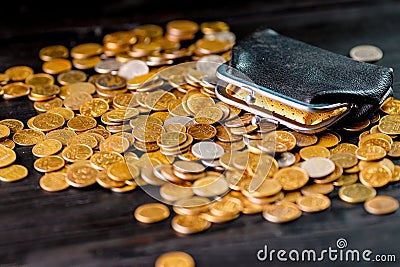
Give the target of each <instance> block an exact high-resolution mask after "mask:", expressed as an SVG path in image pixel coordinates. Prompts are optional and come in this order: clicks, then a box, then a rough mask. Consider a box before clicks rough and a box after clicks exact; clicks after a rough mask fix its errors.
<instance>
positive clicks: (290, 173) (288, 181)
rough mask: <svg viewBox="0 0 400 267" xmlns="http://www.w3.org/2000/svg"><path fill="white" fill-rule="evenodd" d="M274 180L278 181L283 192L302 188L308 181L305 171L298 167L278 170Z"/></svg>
mask: <svg viewBox="0 0 400 267" xmlns="http://www.w3.org/2000/svg"><path fill="white" fill-rule="evenodd" d="M274 179H276V180H277V181H279V183H280V184H281V185H282V188H283V190H287V191H292V190H296V189H299V188H301V187H303V186H304V185H305V184H306V183H307V182H308V180H309V176H308V174H307V172H306V171H305V170H303V169H302V168H299V167H287V168H282V169H279V170H278V171H277V172H276V173H275V175H274Z"/></svg>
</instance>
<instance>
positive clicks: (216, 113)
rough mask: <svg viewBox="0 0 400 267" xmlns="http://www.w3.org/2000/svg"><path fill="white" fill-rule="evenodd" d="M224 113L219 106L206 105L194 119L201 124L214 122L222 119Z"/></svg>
mask: <svg viewBox="0 0 400 267" xmlns="http://www.w3.org/2000/svg"><path fill="white" fill-rule="evenodd" d="M222 116H223V113H222V110H221V109H220V108H218V107H217V106H211V107H204V108H203V109H201V110H200V111H199V112H198V113H196V115H195V117H194V120H195V121H196V122H197V123H200V124H214V123H217V122H218V121H220V120H221V119H222Z"/></svg>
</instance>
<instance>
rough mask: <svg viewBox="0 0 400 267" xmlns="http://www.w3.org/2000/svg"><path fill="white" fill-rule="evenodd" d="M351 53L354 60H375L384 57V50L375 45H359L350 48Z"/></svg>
mask: <svg viewBox="0 0 400 267" xmlns="http://www.w3.org/2000/svg"><path fill="white" fill-rule="evenodd" d="M349 55H350V57H351V58H352V59H354V60H358V61H363V62H375V61H378V60H380V59H381V58H382V57H383V52H382V50H381V49H380V48H379V47H377V46H374V45H357V46H355V47H353V48H352V49H351V50H350V52H349Z"/></svg>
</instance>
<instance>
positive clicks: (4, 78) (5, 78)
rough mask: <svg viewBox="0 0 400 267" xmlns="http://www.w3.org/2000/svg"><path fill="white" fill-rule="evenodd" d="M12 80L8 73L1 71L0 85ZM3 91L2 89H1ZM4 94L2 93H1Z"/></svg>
mask: <svg viewBox="0 0 400 267" xmlns="http://www.w3.org/2000/svg"><path fill="white" fill-rule="evenodd" d="M9 81H10V77H8V75H7V74H4V73H0V85H6V84H7V83H8V82H9ZM0 91H1V89H0ZM0 95H2V93H0Z"/></svg>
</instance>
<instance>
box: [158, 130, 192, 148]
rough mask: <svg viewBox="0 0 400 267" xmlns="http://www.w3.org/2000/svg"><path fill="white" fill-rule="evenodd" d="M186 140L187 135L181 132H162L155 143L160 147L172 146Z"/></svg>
mask: <svg viewBox="0 0 400 267" xmlns="http://www.w3.org/2000/svg"><path fill="white" fill-rule="evenodd" d="M186 140H187V135H186V134H185V133H181V132H166V133H162V134H161V135H160V137H159V139H158V140H157V145H159V146H160V147H162V148H173V147H177V146H179V145H181V144H182V143H183V142H185V141H186Z"/></svg>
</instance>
